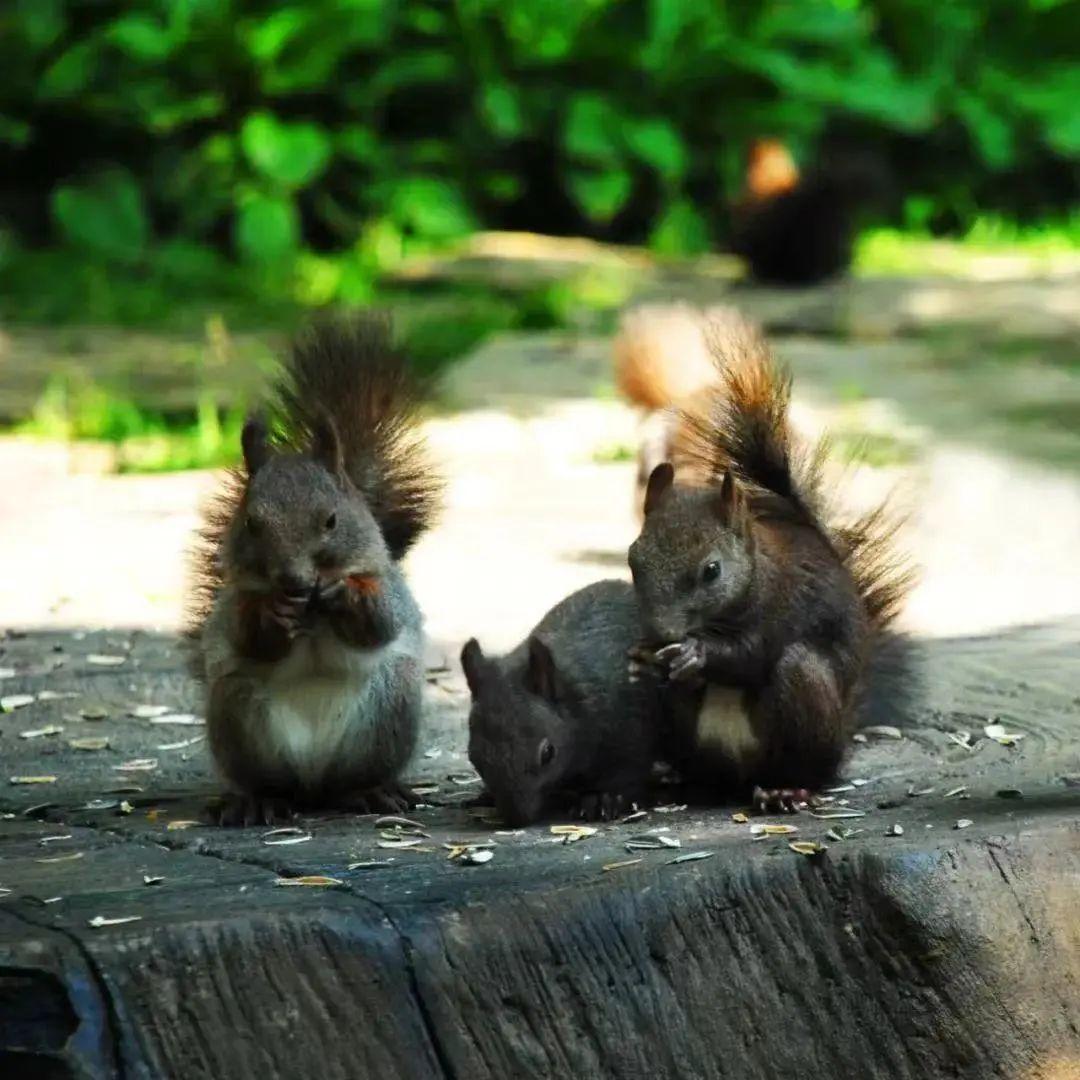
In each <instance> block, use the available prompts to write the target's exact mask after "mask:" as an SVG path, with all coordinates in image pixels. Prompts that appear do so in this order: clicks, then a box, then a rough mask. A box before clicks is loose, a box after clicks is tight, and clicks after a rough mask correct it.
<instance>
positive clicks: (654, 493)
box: [645, 461, 675, 517]
mask: <svg viewBox="0 0 1080 1080" xmlns="http://www.w3.org/2000/svg"><path fill="white" fill-rule="evenodd" d="M674 480H675V468H674V466H673V465H672V464H671V462H670V461H664V462H662V463H661V464H659V465H657V466H656V468H655V469H653V471H652V472H651V473H650V474H649V483H648V485H647V486H646V488H645V516H646V517H648V516H649V514H651V513H652V511H653V510H655V509H656V507H657V505H658V503H659V502H660V499H661V498H662V497H663V495H664V492H666V491H667V489H668V488H669V487H671V485H672V483H673V482H674Z"/></svg>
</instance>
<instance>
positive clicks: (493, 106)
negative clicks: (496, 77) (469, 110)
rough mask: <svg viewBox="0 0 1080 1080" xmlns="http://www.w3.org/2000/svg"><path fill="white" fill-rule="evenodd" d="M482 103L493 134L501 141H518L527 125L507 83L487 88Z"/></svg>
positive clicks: (516, 99)
mask: <svg viewBox="0 0 1080 1080" xmlns="http://www.w3.org/2000/svg"><path fill="white" fill-rule="evenodd" d="M481 103H482V107H483V111H484V118H485V119H486V120H487V124H488V127H489V128H490V129H491V132H492V134H494V135H497V136H498V137H499V138H500V139H516V138H517V137H518V136H519V135H520V134H521V133H522V131H523V130H524V128H525V123H524V121H523V120H522V117H521V105H520V104H519V102H518V98H517V95H516V94H515V93H514V91H513V89H511V87H509V86H507V85H506V84H505V83H495V84H492V85H490V86H485V87H484V90H483V93H482V96H481Z"/></svg>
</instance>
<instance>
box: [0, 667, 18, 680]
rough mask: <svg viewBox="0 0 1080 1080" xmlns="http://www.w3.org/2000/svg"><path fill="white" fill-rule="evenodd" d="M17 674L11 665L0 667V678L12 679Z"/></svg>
mask: <svg viewBox="0 0 1080 1080" xmlns="http://www.w3.org/2000/svg"><path fill="white" fill-rule="evenodd" d="M17 674H18V673H17V672H16V670H15V669H14V668H13V667H0V679H14V678H15V676H16V675H17Z"/></svg>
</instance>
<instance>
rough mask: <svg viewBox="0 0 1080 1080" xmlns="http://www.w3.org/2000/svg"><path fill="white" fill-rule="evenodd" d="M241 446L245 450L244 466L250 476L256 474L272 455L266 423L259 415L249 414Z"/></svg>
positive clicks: (242, 434) (241, 436) (241, 435)
mask: <svg viewBox="0 0 1080 1080" xmlns="http://www.w3.org/2000/svg"><path fill="white" fill-rule="evenodd" d="M240 446H241V448H242V449H243V451H244V468H246V469H247V474H248V476H254V475H255V474H256V473H257V472H258V471H259V470H260V469H261V468H262V467H263V465H265V464H266V459H267V458H268V457H269V456H270V445H269V442H268V441H267V434H266V424H265V423H264V422H263V420H262V418H261V417H259V416H249V417H248V418H247V421H246V422H245V423H244V430H243V431H242V432H241V434H240Z"/></svg>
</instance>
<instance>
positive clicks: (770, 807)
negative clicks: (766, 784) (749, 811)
mask: <svg viewBox="0 0 1080 1080" xmlns="http://www.w3.org/2000/svg"><path fill="white" fill-rule="evenodd" d="M753 803H754V809H755V810H756V811H757V812H758V813H759V814H777V813H779V814H797V813H798V812H799V811H800V810H804V809H806V807H808V806H810V805H813V803H814V796H813V795H812V793H811V792H810V791H809V790H807V789H806V788H762V787H755V788H754V794H753Z"/></svg>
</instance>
